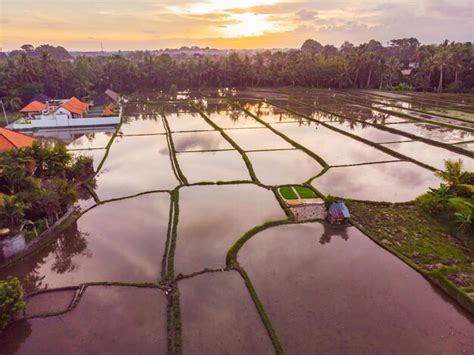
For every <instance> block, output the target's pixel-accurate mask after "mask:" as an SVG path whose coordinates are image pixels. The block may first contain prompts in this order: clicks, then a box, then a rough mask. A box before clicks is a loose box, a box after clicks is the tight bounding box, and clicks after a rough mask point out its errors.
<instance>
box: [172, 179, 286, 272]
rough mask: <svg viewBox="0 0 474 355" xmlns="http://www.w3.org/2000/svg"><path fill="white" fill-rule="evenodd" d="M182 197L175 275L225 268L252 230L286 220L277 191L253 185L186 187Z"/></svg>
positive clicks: (180, 197) (182, 190)
mask: <svg viewBox="0 0 474 355" xmlns="http://www.w3.org/2000/svg"><path fill="white" fill-rule="evenodd" d="M179 195H180V196H179V223H178V239H177V246H176V255H175V274H178V273H183V274H189V273H192V272H196V271H200V270H203V269H204V268H206V267H207V268H220V267H225V258H226V253H227V251H228V250H229V248H230V247H231V246H232V244H233V243H234V242H235V241H237V240H238V239H239V238H240V237H241V236H242V235H243V234H244V233H245V232H246V231H247V230H248V229H250V228H252V227H253V226H255V225H258V224H261V223H264V222H266V221H270V220H275V219H285V218H286V215H285V213H284V212H283V210H282V209H281V207H280V205H279V204H278V201H277V199H276V197H275V195H274V194H273V192H271V191H269V190H266V189H264V188H261V187H258V186H255V185H252V184H244V185H242V184H240V185H225V186H192V187H185V188H183V189H181V190H180V193H179Z"/></svg>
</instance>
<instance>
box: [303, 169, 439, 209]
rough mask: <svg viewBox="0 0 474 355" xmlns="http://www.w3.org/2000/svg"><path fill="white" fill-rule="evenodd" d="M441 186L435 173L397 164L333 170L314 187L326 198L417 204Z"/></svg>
mask: <svg viewBox="0 0 474 355" xmlns="http://www.w3.org/2000/svg"><path fill="white" fill-rule="evenodd" d="M348 176H350V179H348V178H347V177H348ZM440 182H441V181H440V180H439V179H438V178H437V177H436V176H434V174H433V172H431V171H429V170H426V169H424V168H421V167H419V166H418V165H416V164H413V163H409V162H394V163H380V164H370V165H359V166H346V167H337V168H331V169H329V170H328V171H327V172H326V173H325V174H324V175H322V176H320V177H318V178H317V179H315V180H314V181H313V183H312V184H313V186H314V187H315V188H316V189H317V190H318V191H320V192H321V193H323V194H325V195H328V194H329V195H333V196H338V197H344V198H350V199H356V200H370V201H387V202H405V201H411V200H414V199H415V198H416V197H418V196H419V195H421V194H423V193H425V192H426V191H428V188H429V187H434V188H436V187H438V186H439V184H440Z"/></svg>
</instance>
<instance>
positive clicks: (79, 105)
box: [61, 96, 89, 115]
mask: <svg viewBox="0 0 474 355" xmlns="http://www.w3.org/2000/svg"><path fill="white" fill-rule="evenodd" d="M61 106H62V107H64V108H65V109H66V110H68V111H69V112H72V113H76V114H79V115H80V114H81V113H83V112H84V111H85V110H87V108H88V107H89V104H86V103H85V102H82V101H81V100H79V99H78V98H77V97H75V96H73V97H71V98H70V99H69V100H67V101H66V102H65V103H63V104H62V105H61Z"/></svg>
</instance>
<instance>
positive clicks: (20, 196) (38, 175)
mask: <svg viewBox="0 0 474 355" xmlns="http://www.w3.org/2000/svg"><path fill="white" fill-rule="evenodd" d="M0 166H1V168H2V170H3V174H1V175H0V192H1V193H2V203H1V204H0V225H2V226H5V227H8V228H10V229H11V230H12V232H13V233H14V232H15V231H17V230H18V228H19V227H20V225H21V224H24V223H26V224H32V225H35V227H39V228H38V229H39V230H41V229H44V228H46V227H47V226H48V225H49V224H50V223H52V222H54V221H55V220H57V219H58V218H59V217H60V216H61V215H62V214H63V213H64V212H65V211H66V210H67V208H68V206H70V205H71V204H72V203H74V202H75V201H76V200H77V198H78V191H77V185H78V184H79V183H80V182H82V181H84V180H85V179H87V178H88V177H90V176H91V174H92V172H93V167H92V159H91V158H89V157H84V156H79V157H77V158H74V157H73V156H72V155H71V153H69V152H68V151H67V149H66V147H65V146H64V145H61V144H54V145H52V146H47V145H41V144H40V143H38V142H35V143H34V144H33V146H32V147H27V148H24V149H20V150H16V149H12V150H8V151H5V152H2V153H0Z"/></svg>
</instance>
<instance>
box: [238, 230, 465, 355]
mask: <svg viewBox="0 0 474 355" xmlns="http://www.w3.org/2000/svg"><path fill="white" fill-rule="evenodd" d="M238 260H239V262H240V264H241V265H242V266H243V267H244V269H245V270H246V271H247V273H248V274H249V277H250V279H251V281H252V283H253V285H254V287H255V289H256V292H257V294H258V296H259V298H260V300H261V301H262V303H263V306H264V307H265V310H266V311H267V314H268V316H269V318H270V320H271V321H272V324H273V326H274V328H275V331H276V333H277V334H278V336H279V338H280V340H281V341H282V343H283V347H284V349H285V351H286V353H288V354H315V353H318V354H329V353H331V354H335V353H339V354H342V353H350V354H354V353H358V354H362V353H363V354H381V353H383V354H395V353H396V354H433V353H437V354H461V353H470V352H472V350H473V349H474V336H473V332H472V330H473V329H474V328H473V327H474V323H473V321H472V319H469V316H468V315H467V314H466V313H465V312H463V311H462V310H460V309H459V307H457V306H455V305H454V304H453V302H451V301H448V300H447V299H446V298H445V297H443V296H442V295H441V294H440V293H439V292H438V291H437V290H435V289H434V288H433V286H431V284H430V283H429V282H428V281H426V280H425V279H424V278H423V277H422V276H421V275H419V274H418V273H416V272H415V271H414V270H413V269H411V268H410V267H409V266H407V265H406V264H404V263H403V262H402V261H401V260H399V259H397V258H396V257H395V256H393V255H391V254H390V253H388V252H387V251H385V250H384V249H382V248H380V247H379V246H378V245H377V244H375V243H373V242H372V241H371V240H370V239H369V238H367V237H366V236H365V235H364V234H362V233H361V232H360V231H358V230H357V229H356V228H355V227H332V226H325V225H322V224H320V223H312V224H305V225H287V226H280V227H275V228H271V229H268V230H266V231H264V232H261V233H259V234H257V235H255V236H254V237H253V238H252V239H250V240H249V241H248V242H247V243H246V244H245V245H244V246H243V248H242V249H241V250H240V252H239V255H238Z"/></svg>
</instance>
